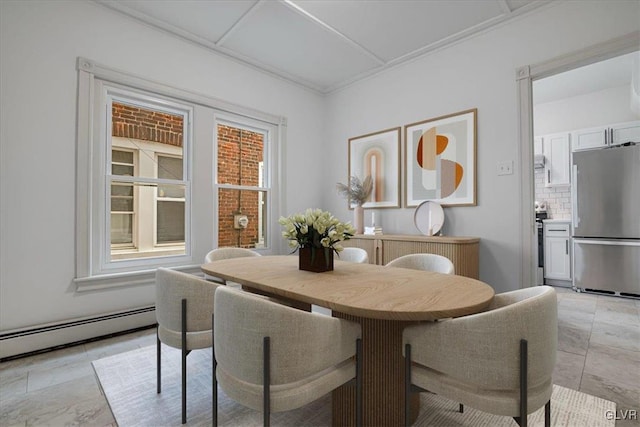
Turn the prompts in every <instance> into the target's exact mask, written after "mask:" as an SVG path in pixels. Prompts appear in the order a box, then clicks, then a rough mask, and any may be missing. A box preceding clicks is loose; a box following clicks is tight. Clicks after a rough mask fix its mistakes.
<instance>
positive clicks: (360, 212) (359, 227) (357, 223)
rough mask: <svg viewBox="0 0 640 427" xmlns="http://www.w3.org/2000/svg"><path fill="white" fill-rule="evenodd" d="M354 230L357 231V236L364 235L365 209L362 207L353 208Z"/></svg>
mask: <svg viewBox="0 0 640 427" xmlns="http://www.w3.org/2000/svg"><path fill="white" fill-rule="evenodd" d="M353 228H355V229H356V234H362V233H364V208H363V207H362V206H355V207H354V208H353Z"/></svg>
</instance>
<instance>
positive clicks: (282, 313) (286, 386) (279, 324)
mask: <svg viewBox="0 0 640 427" xmlns="http://www.w3.org/2000/svg"><path fill="white" fill-rule="evenodd" d="M215 313H216V314H215V321H214V337H215V338H214V347H215V361H216V362H215V363H216V364H215V366H216V367H215V373H216V375H214V378H217V381H218V384H220V388H221V389H222V390H224V392H225V393H226V394H227V396H229V397H230V398H231V399H233V400H235V401H237V402H239V403H241V404H243V405H245V406H247V407H249V408H252V409H255V410H262V411H263V416H264V424H265V425H269V418H270V413H271V412H282V411H289V410H292V409H295V408H299V407H301V406H303V405H306V404H308V403H310V402H312V401H314V400H316V399H318V398H320V397H321V396H324V395H325V394H327V393H328V392H330V391H331V390H333V389H335V388H337V387H339V386H341V385H343V384H345V383H347V382H349V381H351V380H352V379H354V378H355V380H356V381H355V382H356V396H357V397H356V400H357V402H358V404H357V408H358V411H357V414H356V420H357V423H359V424H361V407H362V406H361V402H362V393H361V389H362V387H361V378H362V376H361V374H360V372H361V367H360V360H361V358H360V353H361V352H362V350H361V349H362V344H361V328H360V325H359V324H357V323H355V322H350V321H348V320H343V319H338V318H334V317H328V316H323V315H319V314H315V313H309V312H305V311H301V310H296V309H294V308H291V307H287V306H283V305H280V304H277V303H274V302H272V301H269V300H266V299H263V298H259V297H257V296H255V295H253V294H250V293H247V292H242V291H240V290H238V289H233V288H229V287H220V288H218V290H217V291H216V302H215ZM354 356H355V357H354ZM216 406H217V394H216V395H214V407H216ZM213 420H214V425H215V424H217V411H214V417H213Z"/></svg>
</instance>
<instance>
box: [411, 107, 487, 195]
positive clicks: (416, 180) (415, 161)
mask: <svg viewBox="0 0 640 427" xmlns="http://www.w3.org/2000/svg"><path fill="white" fill-rule="evenodd" d="M477 117H478V109H477V108H474V109H470V110H465V111H461V112H458V113H453V114H448V115H446V116H440V117H436V118H433V119H427V120H423V121H420V122H416V123H411V124H408V125H405V126H404V141H405V150H404V151H405V177H404V183H405V186H404V187H405V195H404V200H405V206H406V207H415V206H418V205H419V204H420V203H421V202H423V201H425V200H430V201H434V202H437V203H440V204H441V205H442V206H476V205H477V200H476V188H477V160H476V159H477V155H476V150H477Z"/></svg>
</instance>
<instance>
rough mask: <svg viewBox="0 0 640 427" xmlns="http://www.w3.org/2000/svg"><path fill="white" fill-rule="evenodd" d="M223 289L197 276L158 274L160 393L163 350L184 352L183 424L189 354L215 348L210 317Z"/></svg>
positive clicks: (185, 420) (158, 382)
mask: <svg viewBox="0 0 640 427" xmlns="http://www.w3.org/2000/svg"><path fill="white" fill-rule="evenodd" d="M218 287H221V285H217V284H214V283H211V282H208V281H206V280H203V279H200V278H198V277H196V276H194V275H191V274H186V273H182V272H180V271H174V270H169V269H166V268H159V269H158V270H157V271H156V319H157V321H158V329H157V340H156V363H157V392H158V393H160V391H161V384H162V381H161V363H160V362H161V360H160V347H161V343H164V344H166V345H168V346H170V347H174V348H179V349H181V350H182V424H184V423H186V422H187V355H188V354H189V352H190V351H191V350H195V349H201V348H208V347H213V338H212V335H211V334H212V326H211V317H212V315H213V303H214V294H215V290H216V288H218Z"/></svg>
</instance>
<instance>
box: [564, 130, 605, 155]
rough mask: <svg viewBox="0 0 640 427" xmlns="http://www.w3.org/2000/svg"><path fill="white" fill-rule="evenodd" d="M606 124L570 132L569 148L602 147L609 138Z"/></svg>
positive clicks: (573, 149)
mask: <svg viewBox="0 0 640 427" xmlns="http://www.w3.org/2000/svg"><path fill="white" fill-rule="evenodd" d="M608 131H609V128H608V127H606V126H598V127H597V128H589V129H580V130H576V131H573V132H571V150H572V151H578V150H586V149H589V148H604V147H606V146H607V142H608V140H609V138H608V136H607V132H608Z"/></svg>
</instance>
